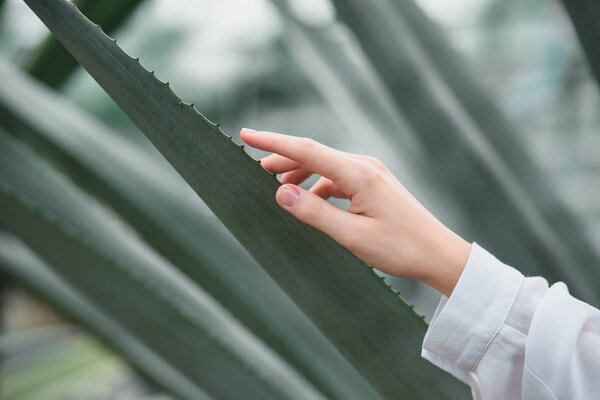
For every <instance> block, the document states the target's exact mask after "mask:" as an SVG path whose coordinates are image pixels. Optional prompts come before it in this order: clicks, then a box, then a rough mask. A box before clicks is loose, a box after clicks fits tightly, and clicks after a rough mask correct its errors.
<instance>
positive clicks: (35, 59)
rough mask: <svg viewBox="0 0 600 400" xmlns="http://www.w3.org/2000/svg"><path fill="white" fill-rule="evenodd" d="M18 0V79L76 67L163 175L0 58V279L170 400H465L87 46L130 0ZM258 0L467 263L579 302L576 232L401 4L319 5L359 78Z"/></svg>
mask: <svg viewBox="0 0 600 400" xmlns="http://www.w3.org/2000/svg"><path fill="white" fill-rule="evenodd" d="M25 2H26V3H27V4H28V5H29V6H30V7H31V8H32V9H33V10H34V12H35V13H36V14H37V15H38V16H39V17H40V19H41V20H42V21H43V22H44V23H45V24H46V25H47V26H48V27H49V28H50V30H51V31H52V33H53V34H54V36H55V38H54V37H50V38H49V39H48V40H46V41H45V43H44V44H43V45H42V46H41V47H40V48H39V49H38V51H36V52H33V53H32V55H31V56H30V57H29V58H28V59H27V60H26V61H25V62H24V68H25V69H26V70H28V72H29V73H30V74H31V75H32V76H33V77H36V78H38V79H39V80H40V81H42V82H45V83H46V84H48V85H50V86H54V87H57V86H60V85H61V83H62V82H64V81H65V79H66V77H67V76H68V75H69V74H70V73H71V72H72V71H73V69H74V67H75V66H76V62H75V59H76V60H77V62H79V63H80V64H81V65H82V66H83V67H84V68H85V69H86V70H87V71H88V72H89V73H90V75H91V76H92V77H93V78H94V79H95V80H96V81H97V82H98V83H99V84H100V85H101V86H102V88H103V89H104V90H105V91H106V93H108V95H109V96H111V97H112V99H113V100H114V101H115V102H116V103H117V105H118V106H119V107H120V108H121V109H122V110H123V111H124V112H125V113H126V114H127V115H128V116H129V118H130V119H131V120H132V121H133V122H134V123H135V124H136V125H137V126H138V127H139V128H140V130H141V131H142V132H143V133H144V134H145V135H146V136H147V137H148V139H150V141H151V142H152V144H153V145H154V146H155V147H156V149H158V151H159V152H160V154H162V156H164V159H166V161H167V162H165V160H164V159H162V158H156V157H154V156H155V155H156V156H158V157H160V154H158V153H157V154H154V153H150V154H149V153H147V152H146V151H145V150H144V149H142V148H141V146H139V145H136V144H134V143H133V142H130V141H128V140H127V139H125V138H123V137H120V136H119V133H117V132H114V131H112V130H111V129H109V128H108V127H107V126H105V125H104V124H102V123H100V122H99V121H97V120H95V119H94V118H93V117H91V116H90V115H88V114H87V113H85V112H83V111H82V110H81V109H79V108H78V107H76V106H73V104H70V103H69V102H68V101H66V100H65V98H64V97H65V96H62V95H59V94H57V93H56V92H54V91H51V90H49V89H47V88H43V87H42V86H41V85H39V84H37V83H35V82H33V81H32V77H27V76H26V75H24V74H23V73H21V72H19V71H17V70H16V69H15V68H14V67H10V66H7V65H4V64H0V75H2V76H4V77H10V79H5V82H4V83H3V85H2V86H0V125H1V126H2V127H3V129H1V130H0V213H1V215H2V217H0V224H1V228H2V229H4V230H6V232H4V231H2V232H0V270H1V271H2V272H4V273H7V274H9V275H10V276H12V277H14V278H15V279H16V280H17V281H19V282H20V283H22V284H23V285H24V286H26V287H28V288H29V289H30V290H32V291H34V292H36V293H38V294H39V295H40V296H42V297H43V298H45V299H46V300H47V301H48V302H50V303H52V304H53V305H54V306H55V307H56V308H58V309H60V310H62V311H63V312H64V313H66V314H67V315H68V316H70V317H71V318H73V319H74V320H76V321H77V322H79V323H81V324H83V325H84V326H85V327H87V328H88V329H89V330H90V331H92V332H94V333H95V334H96V335H98V336H99V337H100V338H101V339H102V340H103V341H104V342H105V343H106V344H108V345H109V346H110V347H112V348H114V349H116V350H118V351H119V353H120V355H122V356H123V357H125V358H126V359H127V360H128V361H130V362H131V363H132V364H133V365H134V366H135V367H136V368H137V369H138V370H139V371H140V372H141V373H142V374H144V375H146V376H147V377H148V378H149V379H150V380H152V381H153V382H155V383H157V384H158V385H160V386H161V387H162V388H164V389H165V390H167V391H169V392H170V393H172V394H174V395H176V396H178V397H180V398H185V399H202V398H206V399H208V398H233V399H238V398H260V399H263V398H264V399H268V398H277V399H279V398H285V399H294V398H299V399H300V398H301V399H305V398H332V399H351V398H355V399H381V398H398V397H406V398H411V399H412V398H415V399H418V398H422V399H432V398H444V399H455V398H456V399H457V398H465V397H466V396H467V395H468V389H467V387H466V386H464V385H462V384H461V383H460V382H458V381H457V380H455V379H453V378H451V377H450V376H449V375H448V374H446V373H445V372H442V371H441V370H439V369H437V368H435V367H433V366H432V365H430V364H428V363H427V362H426V361H424V360H423V359H422V358H421V357H420V347H421V342H422V337H423V334H424V332H425V329H426V324H425V323H424V322H423V320H422V317H420V316H419V315H417V314H416V313H415V312H414V311H413V310H412V306H411V305H409V304H407V303H406V302H404V301H403V300H402V299H401V298H400V297H399V295H398V293H396V292H395V291H393V290H391V289H390V287H388V286H387V285H386V284H385V283H384V282H382V279H381V278H380V277H379V276H377V275H376V274H375V273H374V271H373V270H372V269H371V268H370V267H369V266H367V265H365V264H364V263H362V262H361V261H359V260H358V259H357V258H356V257H354V256H353V255H352V254H351V253H350V252H349V251H347V250H346V249H344V248H343V247H341V246H339V245H338V244H337V243H335V242H334V241H333V240H331V239H330V238H329V237H328V236H326V235H324V234H322V233H321V232H319V231H317V230H315V229H313V228H310V227H308V226H306V225H304V224H302V223H300V222H298V221H297V220H295V219H294V218H292V217H291V216H290V215H289V214H287V212H285V211H283V210H282V209H281V208H280V207H279V206H278V205H277V204H276V203H275V201H274V193H275V191H276V189H277V187H278V186H279V182H278V181H277V179H275V177H273V176H271V175H270V174H269V173H267V172H266V171H265V170H264V169H263V168H262V167H261V166H260V164H259V163H257V162H256V161H255V160H253V159H252V158H251V157H249V156H248V154H246V153H245V151H244V150H243V148H242V147H240V146H239V145H237V144H236V143H235V142H234V141H233V140H232V138H231V137H230V136H227V135H225V134H224V133H223V132H222V131H221V129H220V127H219V126H218V125H215V124H213V123H212V122H210V121H209V120H208V119H206V118H205V117H204V115H202V114H200V113H199V112H198V111H197V110H196V109H195V107H194V106H193V105H192V104H189V103H187V102H185V101H183V99H182V98H180V97H179V96H178V95H177V94H175V93H174V92H173V91H172V90H171V88H170V86H169V83H168V82H161V81H160V80H158V79H157V78H156V77H155V76H154V73H153V72H151V71H148V70H147V69H146V68H144V67H143V66H142V65H141V64H140V61H139V60H138V59H134V58H132V57H131V56H129V55H127V54H126V53H124V52H123V51H122V50H121V49H120V48H119V46H118V45H117V44H116V40H114V39H111V38H109V37H108V36H107V35H105V34H104V32H103V30H104V31H105V32H110V31H112V30H114V29H115V28H116V27H117V26H118V25H119V23H120V22H122V21H123V20H124V19H125V18H126V16H127V15H128V14H129V13H130V12H131V11H132V10H133V9H134V8H135V6H136V5H137V4H138V3H140V2H139V0H137V1H114V0H102V1H83V0H81V1H78V2H76V3H75V4H76V6H79V7H80V8H81V11H82V12H83V13H84V14H86V15H87V16H88V17H89V18H90V19H91V20H93V21H94V22H96V23H100V25H101V26H102V28H100V26H98V25H96V24H94V23H92V22H90V21H89V20H87V19H86V18H85V17H84V16H83V15H82V14H81V13H80V12H79V11H78V10H77V8H76V7H74V6H73V5H72V4H70V3H68V2H67V1H64V0H25ZM274 3H275V4H276V5H277V6H278V7H279V10H280V11H281V13H282V14H283V15H284V16H285V17H286V18H287V21H288V22H290V25H289V27H288V28H289V30H288V31H286V35H287V36H286V38H287V44H288V49H289V50H290V52H291V53H292V54H295V60H296V61H297V62H298V63H299V64H301V66H302V68H303V69H304V71H305V72H306V73H307V75H308V76H309V77H310V79H311V81H312V82H313V83H314V84H315V86H316V87H317V89H318V90H319V91H320V93H321V95H322V96H323V97H324V98H325V99H327V100H328V102H329V104H330V105H331V107H332V108H333V109H335V110H336V111H337V113H338V116H340V119H341V120H342V122H344V123H346V124H347V126H348V128H349V129H358V130H359V131H361V132H362V131H363V130H364V131H370V132H375V133H376V134H377V140H379V141H380V142H381V143H389V144H390V145H391V147H392V148H394V149H397V151H398V154H401V155H402V158H403V159H405V163H406V164H407V166H408V167H409V168H411V174H413V173H414V174H423V175H424V176H428V177H431V176H432V175H436V174H438V175H440V177H439V179H438V180H437V181H436V182H437V183H438V185H439V187H440V193H441V194H442V195H443V196H447V198H448V200H449V201H453V202H455V203H456V204H458V205H460V206H461V207H462V208H463V210H462V211H463V212H464V215H465V216H466V218H467V219H468V222H469V225H470V226H471V228H472V229H473V230H474V231H475V232H477V234H478V235H480V236H479V237H480V238H481V239H480V241H481V242H483V243H484V244H485V245H486V247H489V248H490V249H493V250H494V251H496V252H497V253H498V254H499V255H501V256H502V258H504V259H507V260H509V261H510V262H512V263H515V264H516V265H517V266H521V267H525V268H531V269H530V271H531V272H536V273H542V274H544V275H546V276H547V277H550V278H551V279H566V280H567V281H568V283H569V284H570V285H571V288H572V289H574V290H575V291H576V292H577V293H578V294H579V295H581V296H582V297H584V298H585V299H586V300H588V301H592V302H595V301H597V293H596V291H595V290H593V288H594V287H595V286H594V285H595V283H594V282H595V280H597V279H599V277H598V275H597V273H595V272H594V271H593V270H592V267H591V266H592V265H593V264H594V263H595V262H597V257H596V255H594V253H593V250H592V248H591V246H590V244H589V242H588V241H587V239H586V238H585V236H584V235H582V234H581V232H580V227H579V225H578V223H577V221H576V220H575V218H573V216H572V215H570V212H569V210H568V209H567V208H566V207H564V206H563V205H562V204H561V203H560V202H559V201H558V200H557V198H556V196H555V195H554V193H553V192H552V191H550V190H549V189H548V187H547V186H546V185H545V184H544V182H543V180H544V177H543V175H542V174H541V173H540V172H539V171H538V170H537V169H536V168H535V166H534V165H533V163H532V162H530V160H529V159H528V155H527V154H526V153H525V152H524V151H523V150H522V148H521V145H520V143H519V142H518V140H516V139H515V136H516V133H515V131H514V128H513V127H512V124H511V123H510V122H508V120H507V119H506V118H505V117H503V116H502V115H501V114H500V113H499V112H498V111H497V110H496V108H495V106H494V105H493V103H492V102H491V100H490V99H489V98H488V96H487V94H486V93H485V92H484V91H483V90H481V89H480V88H479V87H478V86H477V85H476V84H474V82H473V80H472V79H471V77H470V76H468V73H467V72H465V71H466V70H465V68H464V66H463V65H462V62H461V61H460V59H459V56H458V55H457V54H456V53H455V52H454V51H453V50H452V49H451V47H450V46H449V45H448V44H447V43H446V41H445V40H444V38H443V35H442V34H441V33H440V32H439V31H438V29H437V27H436V26H435V25H434V24H432V22H431V21H429V20H428V19H427V18H426V16H425V15H424V14H422V12H421V11H420V10H419V9H418V8H417V7H416V5H415V4H414V3H412V2H410V1H409V2H404V1H393V0H380V1H377V2H374V1H373V2H368V1H362V0H360V1H359V0H356V1H355V0H350V1H337V0H334V3H336V9H337V11H338V13H339V15H340V16H341V18H342V19H343V21H345V22H346V23H347V25H348V26H349V27H350V28H351V30H352V32H353V33H354V34H355V35H356V37H357V38H358V40H359V43H360V45H361V47H362V50H363V51H364V53H365V54H366V61H365V60H362V61H361V62H357V61H356V60H355V59H353V55H352V54H349V53H347V52H346V51H345V48H343V47H342V46H338V42H337V40H339V38H340V37H339V36H337V35H338V34H339V31H336V30H335V29H333V28H332V27H331V26H329V27H326V28H323V29H321V28H314V27H310V26H308V25H305V24H303V23H302V22H301V21H300V20H298V19H296V17H295V15H294V14H293V12H291V11H290V10H289V9H288V8H287V7H286V4H285V1H275V2H274ZM0 4H1V1H0ZM57 39H58V41H57ZM59 42H60V43H62V45H61V44H59ZM63 45H64V48H63V47H62V46H63ZM65 48H66V49H65ZM307 51H308V52H309V54H311V58H307V57H306V52H307ZM294 52H296V53H294ZM69 53H70V54H72V55H73V56H74V57H75V58H74V59H73V58H71V56H70V55H69ZM399 70H401V73H399ZM340 100H341V101H340ZM405 122H406V123H405ZM23 144H26V145H27V147H25V146H23ZM421 150H424V151H421ZM40 158H41V159H40ZM169 164H170V165H169ZM171 166H172V167H174V168H175V170H173V168H172V167H171ZM67 178H68V179H67ZM182 178H183V179H182ZM198 196H199V197H198ZM200 198H202V200H204V202H205V203H206V205H207V206H208V208H209V209H207V208H206V205H204V204H202V201H201V200H200ZM474 204H482V205H481V206H478V207H474V206H473V205H474ZM211 212H212V213H214V214H215V215H216V216H217V218H218V219H219V220H220V221H221V222H222V224H221V223H219V221H218V220H216V219H215V218H214V215H213V214H211ZM223 225H224V226H225V227H226V228H227V229H228V230H229V231H230V232H231V234H233V236H234V237H235V238H236V239H237V240H238V241H239V243H237V242H235V241H234V240H233V238H232V237H231V234H230V233H228V232H227V231H225V230H224V229H223ZM9 232H10V233H9ZM240 244H241V246H240ZM244 248H245V249H246V250H247V251H248V253H246V251H245V250H244ZM565 260H569V265H571V264H572V265H575V267H573V268H572V270H571V271H569V270H567V269H566V268H565ZM584 274H585V275H584ZM582 276H586V277H587V278H588V279H582ZM288 296H289V297H288ZM290 299H292V300H293V302H292V301H291V300H290Z"/></svg>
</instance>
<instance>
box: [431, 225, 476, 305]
mask: <svg viewBox="0 0 600 400" xmlns="http://www.w3.org/2000/svg"><path fill="white" fill-rule="evenodd" d="M451 234H452V235H450V237H447V238H446V239H445V240H443V243H438V245H437V247H436V249H435V251H434V254H435V257H434V259H433V262H432V263H431V265H430V268H429V269H428V273H427V276H425V277H424V279H422V281H423V282H425V283H426V284H427V285H429V286H431V287H433V288H434V289H436V290H437V291H439V292H440V293H442V294H443V295H444V296H446V297H450V295H451V294H452V292H453V290H454V287H455V286H456V283H457V282H458V280H459V279H460V276H461V275H462V273H463V271H464V269H465V266H466V264H467V261H468V259H469V255H470V254H471V249H472V245H471V243H469V242H467V241H465V240H464V239H463V238H461V237H460V236H458V235H457V234H455V233H454V232H451Z"/></svg>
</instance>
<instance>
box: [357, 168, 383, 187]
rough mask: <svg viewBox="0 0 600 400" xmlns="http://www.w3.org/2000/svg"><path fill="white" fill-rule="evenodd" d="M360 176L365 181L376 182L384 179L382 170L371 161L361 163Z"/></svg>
mask: <svg viewBox="0 0 600 400" xmlns="http://www.w3.org/2000/svg"><path fill="white" fill-rule="evenodd" d="M361 177H362V180H363V181H364V182H366V183H377V182H381V181H383V180H384V175H383V171H382V170H381V169H379V168H378V167H376V166H375V165H373V164H371V163H365V164H364V165H363V167H362V169H361Z"/></svg>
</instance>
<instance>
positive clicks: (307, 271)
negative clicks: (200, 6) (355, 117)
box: [11, 1, 465, 398]
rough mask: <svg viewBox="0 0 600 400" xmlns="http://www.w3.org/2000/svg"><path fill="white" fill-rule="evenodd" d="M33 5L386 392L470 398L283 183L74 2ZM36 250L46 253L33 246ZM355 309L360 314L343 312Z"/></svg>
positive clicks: (392, 297) (393, 303) (418, 324)
mask: <svg viewBox="0 0 600 400" xmlns="http://www.w3.org/2000/svg"><path fill="white" fill-rule="evenodd" d="M28 4H29V5H30V7H31V8H32V9H33V10H34V11H35V12H36V13H37V14H38V15H39V16H40V17H41V19H42V20H43V21H44V22H45V23H46V24H47V25H48V26H49V27H50V28H51V30H52V31H53V33H54V34H55V35H56V37H57V38H58V39H59V40H61V41H62V43H63V45H65V47H66V48H67V49H68V50H69V51H70V52H71V53H72V54H73V55H74V56H75V57H76V58H77V59H78V61H79V62H80V63H81V64H82V65H83V66H84V67H85V68H86V69H87V70H88V72H90V74H91V75H92V76H93V77H94V78H95V79H96V80H97V81H98V82H99V83H100V85H101V86H102V87H103V88H104V89H105V91H107V93H108V94H109V95H111V97H113V99H114V100H115V101H116V103H117V104H118V105H119V106H120V107H121V108H122V109H123V110H124V111H125V112H126V113H127V114H128V115H129V117H130V118H131V119H132V120H133V121H134V122H135V123H136V124H137V125H138V126H139V127H140V129H141V130H142V131H143V132H144V133H145V134H146V135H147V136H148V137H149V138H150V140H151V141H152V142H153V143H154V145H155V146H156V147H157V148H158V149H159V150H160V151H161V152H162V153H163V155H164V156H165V158H167V160H168V161H169V162H171V164H172V165H173V166H174V167H175V168H176V169H177V170H178V172H179V173H180V174H181V175H182V176H183V177H184V178H185V179H186V180H187V181H188V183H189V184H190V186H191V187H192V188H194V189H195V190H196V192H198V193H199V194H200V195H201V197H202V198H203V200H204V201H205V202H206V203H207V205H208V206H209V207H210V208H211V209H212V211H213V212H214V213H215V214H216V215H217V216H218V217H219V218H220V219H221V221H222V222H223V223H224V224H225V225H226V226H227V227H228V228H229V229H230V231H231V232H232V233H233V234H234V235H236V237H237V239H238V240H239V241H240V242H241V243H242V244H243V245H244V246H245V247H246V248H247V249H248V250H249V251H250V253H251V254H252V255H253V256H254V258H255V259H257V261H258V262H259V263H260V264H261V265H262V266H263V268H265V269H266V270H267V271H268V272H269V273H270V274H271V276H272V277H273V278H274V279H275V281H276V282H277V283H278V284H279V285H280V286H281V287H282V288H284V290H286V292H287V293H288V294H289V295H290V297H292V299H294V301H295V302H296V304H298V305H299V306H300V308H301V309H302V310H303V311H304V312H305V313H306V314H307V315H308V316H309V317H310V318H311V319H312V320H313V321H314V322H315V323H316V324H317V326H318V327H319V328H320V329H321V330H322V331H323V332H324V333H325V334H326V335H327V336H328V337H329V339H330V340H331V341H332V342H333V343H334V345H336V347H337V348H338V350H339V351H340V352H341V353H342V354H343V355H344V356H346V358H347V359H349V360H350V361H351V362H352V363H353V364H354V365H355V367H356V368H357V369H358V370H359V372H361V373H362V374H363V375H364V376H365V377H366V378H367V379H368V380H369V381H370V383H371V384H372V385H373V386H374V387H375V388H376V389H377V390H378V391H379V392H380V393H382V394H383V395H385V396H393V395H394V394H396V393H406V394H407V395H412V396H414V397H422V398H429V397H431V396H434V397H441V396H456V395H459V394H460V395H463V394H464V393H465V387H464V386H463V385H461V384H459V383H457V382H456V381H455V380H453V379H452V378H450V377H449V376H448V375H446V374H445V373H443V372H441V371H439V370H436V369H435V368H434V367H433V366H430V365H429V364H427V362H426V361H424V360H422V359H421V358H420V355H419V348H420V346H419V344H420V342H421V337H422V334H423V332H424V329H425V325H424V324H423V322H422V320H421V318H419V317H418V316H417V315H416V314H415V313H414V312H413V311H412V309H411V308H409V307H408V306H407V305H405V304H403V303H402V302H401V301H400V299H399V297H398V295H397V294H395V293H393V292H392V291H391V290H390V289H389V288H388V287H386V286H385V285H384V284H383V283H382V281H381V279H380V278H379V277H377V276H376V275H375V274H374V273H373V272H372V270H371V269H370V268H369V267H367V266H365V265H364V264H363V263H362V262H360V261H359V260H358V259H356V258H355V257H354V256H353V255H351V253H349V252H348V251H347V250H346V249H344V248H342V247H341V246H339V245H338V244H337V243H335V242H334V241H333V240H331V239H330V238H329V237H327V236H326V235H324V234H322V233H321V232H318V231H316V230H314V229H312V228H309V227H307V226H305V225H303V224H301V223H299V222H298V221H296V220H294V219H293V218H292V217H291V216H289V215H288V214H287V213H285V211H283V210H281V209H280V208H279V206H277V205H276V204H275V202H274V200H273V194H274V192H275V190H276V188H277V186H278V182H277V181H276V180H275V179H274V178H273V177H272V176H271V175H270V174H268V173H267V172H266V171H264V169H262V167H260V165H259V164H258V163H257V162H256V161H254V160H252V159H251V158H249V157H248V156H247V155H246V154H245V152H244V151H243V150H242V149H241V148H240V147H239V146H238V145H236V144H235V143H233V142H232V141H231V139H230V138H229V137H227V136H225V135H224V134H223V133H222V132H221V131H220V130H219V129H218V127H217V126H215V125H214V124H212V123H210V122H209V121H207V120H206V119H205V118H204V117H203V116H202V115H201V114H199V113H198V112H197V111H196V110H195V109H194V108H193V106H192V105H190V104H187V103H185V102H183V101H182V100H181V99H180V98H178V97H177V96H176V95H175V94H174V93H173V92H172V91H171V89H170V88H169V85H168V83H163V82H160V81H159V80H157V79H156V78H155V76H154V74H153V73H151V72H150V71H147V70H146V69H144V68H143V67H142V66H141V65H140V64H139V62H138V61H137V60H135V59H133V58H132V57H130V56H128V55H126V54H125V53H123V52H122V51H121V50H120V49H119V48H118V46H117V45H116V44H115V43H114V42H113V41H112V40H110V39H109V38H108V37H107V36H106V35H105V34H104V33H103V32H102V31H101V30H100V29H99V27H98V26H96V25H94V24H92V23H90V22H89V21H87V20H86V19H85V18H84V17H83V16H82V15H81V14H80V13H79V12H78V11H77V9H76V8H75V7H73V6H72V5H71V4H69V3H66V2H64V1H29V2H28ZM65 21H68V23H65ZM90 49H94V50H93V51H90ZM11 228H12V229H14V230H17V231H18V233H19V236H20V237H21V238H22V239H23V240H25V241H26V242H27V239H28V232H27V231H26V230H19V229H18V223H17V222H16V221H15V223H14V225H12V226H11ZM28 243H29V245H30V246H31V247H32V248H34V249H35V250H36V251H39V250H40V249H38V248H37V246H36V244H35V242H33V240H30V241H29V242H28ZM64 245H66V243H65V244H64ZM64 277H65V279H70V278H71V277H70V275H69V274H65V275H64ZM325 305H326V306H325ZM348 308H350V309H352V310H353V312H352V313H347V312H344V311H343V310H347V309H348ZM369 321H371V322H369ZM382 332H383V333H382ZM367 338H369V339H367ZM182 343H183V342H182ZM391 349H395V350H393V351H392V350H391ZM220 386H222V385H218V386H212V387H207V388H206V390H209V392H210V391H211V390H212V391H214V392H216V393H219V392H220V391H222V390H225V389H223V388H222V389H218V387H220ZM452 393H454V395H452Z"/></svg>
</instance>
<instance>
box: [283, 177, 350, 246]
mask: <svg viewBox="0 0 600 400" xmlns="http://www.w3.org/2000/svg"><path fill="white" fill-rule="evenodd" d="M275 198H276V200H277V203H278V204H279V205H280V206H281V207H282V208H283V209H285V210H286V211H288V212H289V213H290V214H292V215H293V216H294V217H296V218H298V219H299V220H300V221H302V222H304V223H307V224H308V225H311V226H313V227H315V228H317V229H319V230H320V231H323V232H324V233H326V234H327V235H329V236H331V237H332V238H333V239H335V240H336V241H337V242H338V243H340V244H341V245H342V246H348V244H350V240H351V238H350V237H349V236H350V235H351V234H353V233H355V232H356V229H355V226H356V222H357V221H356V220H355V218H357V217H358V216H357V215H355V214H351V213H349V212H347V211H344V210H342V209H340V208H337V207H336V206H334V205H333V204H331V203H329V202H327V201H326V200H324V199H323V198H321V197H319V196H317V195H316V194H314V193H312V192H309V191H308V190H304V189H302V188H301V187H298V186H296V185H291V184H285V185H281V186H280V187H279V189H277V193H276V195H275Z"/></svg>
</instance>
